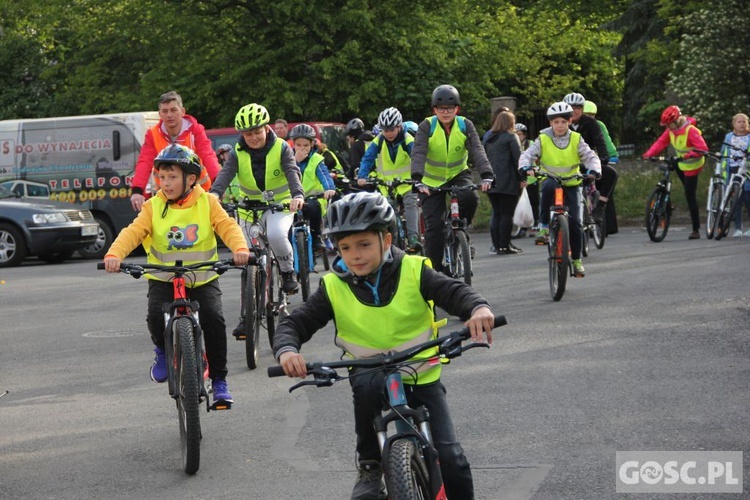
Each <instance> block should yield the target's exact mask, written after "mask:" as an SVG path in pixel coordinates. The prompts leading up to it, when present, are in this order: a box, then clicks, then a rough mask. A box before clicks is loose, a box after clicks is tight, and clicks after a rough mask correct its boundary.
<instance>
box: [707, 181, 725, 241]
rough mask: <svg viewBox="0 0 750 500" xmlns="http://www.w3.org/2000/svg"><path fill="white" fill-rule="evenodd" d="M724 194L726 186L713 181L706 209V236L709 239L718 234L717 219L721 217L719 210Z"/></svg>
mask: <svg viewBox="0 0 750 500" xmlns="http://www.w3.org/2000/svg"><path fill="white" fill-rule="evenodd" d="M723 195H724V186H723V185H722V184H721V183H719V182H714V183H712V184H711V189H710V190H709V191H708V203H707V209H706V238H708V239H709V240H710V239H711V238H713V237H714V235H715V234H716V228H717V224H716V221H717V220H718V219H719V210H721V198H722V197H723Z"/></svg>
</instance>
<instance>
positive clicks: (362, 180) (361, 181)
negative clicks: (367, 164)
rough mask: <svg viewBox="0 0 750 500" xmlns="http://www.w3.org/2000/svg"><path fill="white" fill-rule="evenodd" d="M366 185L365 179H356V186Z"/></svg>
mask: <svg viewBox="0 0 750 500" xmlns="http://www.w3.org/2000/svg"><path fill="white" fill-rule="evenodd" d="M365 184H367V179H357V186H359V187H362V186H364V185H365Z"/></svg>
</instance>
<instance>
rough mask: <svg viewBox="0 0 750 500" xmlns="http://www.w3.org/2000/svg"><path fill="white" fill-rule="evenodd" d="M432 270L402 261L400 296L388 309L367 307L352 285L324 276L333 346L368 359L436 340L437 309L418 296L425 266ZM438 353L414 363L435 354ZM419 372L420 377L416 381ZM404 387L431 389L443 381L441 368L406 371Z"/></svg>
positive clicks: (421, 261)
mask: <svg viewBox="0 0 750 500" xmlns="http://www.w3.org/2000/svg"><path fill="white" fill-rule="evenodd" d="M423 265H430V261H429V260H428V259H426V258H425V257H418V256H414V255H405V256H404V258H403V260H402V261H401V269H400V275H399V278H398V285H397V288H396V293H395V294H394V296H393V298H392V299H391V300H390V302H389V303H388V304H383V305H379V306H376V305H372V304H363V303H362V302H360V300H359V299H358V298H357V297H356V296H355V295H354V292H352V290H351V288H350V287H349V285H348V284H347V283H346V282H345V281H344V280H342V279H341V278H339V277H338V276H336V275H335V274H333V273H329V274H327V275H325V276H323V278H322V279H323V282H324V283H325V291H326V295H327V296H328V300H329V302H330V303H331V306H332V308H333V316H334V322H335V324H336V339H335V343H336V345H337V346H339V347H340V348H341V349H343V350H344V352H345V353H346V354H347V355H349V356H351V357H354V358H368V357H372V356H375V355H377V354H382V353H386V352H390V351H402V350H404V349H407V348H408V347H411V346H414V345H416V344H420V343H422V342H427V341H428V340H431V339H433V338H436V336H437V327H438V326H439V323H435V321H434V318H435V313H434V305H433V303H432V302H431V301H430V302H427V301H425V300H424V298H423V297H422V293H421V292H420V290H419V287H420V284H421V282H422V266H423ZM437 351H438V350H437V347H435V348H433V349H429V350H427V351H425V352H422V353H420V354H418V355H417V356H415V357H414V359H427V358H429V357H431V356H435V355H436V354H437ZM413 370H416V373H417V376H416V377H415V376H414V373H413ZM401 374H402V376H403V380H404V383H406V384H411V385H414V384H417V385H421V384H429V383H431V382H435V381H436V380H438V379H439V378H440V363H439V362H437V363H431V362H428V361H425V362H424V363H421V364H415V365H411V367H410V369H408V370H403V371H402V373H401Z"/></svg>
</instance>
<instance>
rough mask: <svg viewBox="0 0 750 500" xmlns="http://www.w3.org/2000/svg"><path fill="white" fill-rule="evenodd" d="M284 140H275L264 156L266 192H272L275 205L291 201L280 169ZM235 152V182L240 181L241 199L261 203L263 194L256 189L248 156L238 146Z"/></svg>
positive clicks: (285, 180)
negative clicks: (245, 198)
mask: <svg viewBox="0 0 750 500" xmlns="http://www.w3.org/2000/svg"><path fill="white" fill-rule="evenodd" d="M283 144H284V139H280V138H278V137H277V138H276V140H275V141H274V143H273V146H271V149H270V150H269V151H268V155H266V179H265V180H266V191H273V194H274V196H273V201H275V202H276V203H283V202H287V201H289V200H291V199H292V195H291V193H290V192H289V182H288V181H287V179H286V175H284V169H283V168H282V167H281V150H282V145H283ZM235 151H236V152H237V180H239V181H240V192H241V193H242V196H243V198H244V197H247V198H249V199H250V200H254V201H263V193H262V192H261V190H260V188H259V187H258V182H257V181H256V180H255V177H254V176H253V165H252V161H251V160H250V154H249V153H248V152H247V151H243V150H241V149H240V146H239V144H237V145H236V146H235Z"/></svg>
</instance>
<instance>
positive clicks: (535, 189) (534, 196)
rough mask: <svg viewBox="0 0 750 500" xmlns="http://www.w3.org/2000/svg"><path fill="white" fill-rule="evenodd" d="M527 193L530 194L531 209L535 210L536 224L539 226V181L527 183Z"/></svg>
mask: <svg viewBox="0 0 750 500" xmlns="http://www.w3.org/2000/svg"><path fill="white" fill-rule="evenodd" d="M526 194H528V195H529V203H531V211H532V212H534V226H539V182H538V181H537V182H535V183H533V184H527V185H526Z"/></svg>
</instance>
